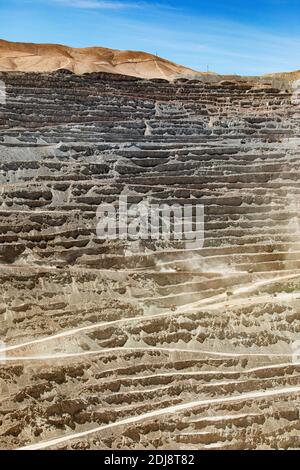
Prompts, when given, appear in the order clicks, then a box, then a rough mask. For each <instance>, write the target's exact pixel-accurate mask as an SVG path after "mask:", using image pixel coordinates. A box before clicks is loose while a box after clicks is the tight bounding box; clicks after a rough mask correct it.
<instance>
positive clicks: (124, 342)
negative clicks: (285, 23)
mask: <svg viewBox="0 0 300 470" xmlns="http://www.w3.org/2000/svg"><path fill="white" fill-rule="evenodd" d="M0 79H1V80H3V81H4V82H5V84H6V91H7V102H6V104H5V105H2V106H0V122H1V125H0V183H1V191H0V280H1V283H0V291H1V300H0V330H1V338H0V339H1V341H2V349H1V350H0V354H1V361H0V365H1V367H0V390H1V406H0V445H1V448H20V447H28V446H33V448H50V449H58V448H71V449H108V448H109V449H110V448H113V449H117V448H122V449H127V448H129V449H186V448H188V449H193V448H194V449H260V448H272V449H274V448H299V447H300V433H299V430H300V421H299V408H300V399H299V392H300V357H299V356H300V351H299V349H300V343H298V342H299V340H300V314H299V307H300V293H299V287H300V276H299V273H300V230H299V204H298V198H299V194H300V186H299V185H300V183H299V181H298V180H299V154H300V147H299V109H298V108H297V106H296V105H295V103H293V100H292V99H291V93H290V92H288V91H282V90H279V89H275V88H273V86H272V84H271V83H270V84H267V83H266V84H261V83H260V84H258V83H256V82H255V81H253V80H252V81H251V80H248V81H247V80H246V79H244V80H239V81H230V80H224V79H219V81H218V80H213V81H209V80H204V79H203V80H183V79H178V80H175V81H174V82H172V83H169V82H167V81H164V80H148V81H147V80H141V79H135V78H130V77H125V76H120V75H109V74H100V73H97V74H87V75H83V76H76V75H73V74H66V73H63V72H57V73H53V74H24V73H2V74H0ZM122 194H129V195H130V197H131V201H132V202H135V203H138V202H140V201H143V200H144V198H145V197H147V198H148V200H150V201H151V202H153V203H156V204H158V203H164V202H166V203H169V204H170V203H179V204H185V203H189V202H190V201H191V199H192V200H193V202H194V203H198V202H199V203H201V204H204V207H205V232H204V233H205V243H204V247H203V248H202V249H194V250H193V249H190V250H185V249H184V246H183V244H182V242H180V241H177V242H175V241H172V242H171V241H170V242H169V243H165V244H164V245H163V244H161V243H158V242H157V241H154V240H151V239H150V240H140V241H136V242H130V241H128V240H114V241H112V240H109V241H103V240H99V239H98V238H97V236H96V226H97V220H96V211H97V207H98V206H99V204H101V203H103V202H106V203H115V202H116V201H117V200H118V198H119V197H120V196H121V195H122ZM297 348H298V349H297Z"/></svg>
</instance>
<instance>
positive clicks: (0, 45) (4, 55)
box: [0, 40, 197, 79]
mask: <svg viewBox="0 0 300 470" xmlns="http://www.w3.org/2000/svg"><path fill="white" fill-rule="evenodd" d="M62 68H63V69H68V70H71V71H72V72H74V73H76V74H83V73H89V72H110V73H120V74H124V75H132V76H135V77H142V78H164V79H172V78H174V77H175V76H177V75H195V74H197V72H195V71H194V70H192V69H189V68H186V67H183V66H181V65H177V64H175V63H173V62H170V61H168V60H165V59H162V58H160V57H157V56H154V55H151V54H147V53H145V52H134V51H119V50H115V49H106V48H103V47H89V48H83V49H75V48H72V47H68V46H62V45H56V44H31V43H15V42H9V41H4V40H0V71H5V72H8V71H19V72H53V71H54V70H58V69H62Z"/></svg>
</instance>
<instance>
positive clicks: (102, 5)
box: [51, 0, 172, 10]
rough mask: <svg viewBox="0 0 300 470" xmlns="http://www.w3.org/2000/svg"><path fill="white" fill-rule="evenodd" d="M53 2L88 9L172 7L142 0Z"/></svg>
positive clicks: (70, 0)
mask: <svg viewBox="0 0 300 470" xmlns="http://www.w3.org/2000/svg"><path fill="white" fill-rule="evenodd" d="M51 1H52V2H54V3H57V4H60V5H63V6H67V7H71V8H82V9H88V10H126V9H132V8H136V9H140V8H147V7H150V6H151V8H159V7H166V8H172V7H170V6H169V5H163V4H160V3H157V4H153V3H151V4H150V3H148V2H144V1H133V2H127V1H118V0H116V1H114V0H111V1H105V0H104V1H102V0H51Z"/></svg>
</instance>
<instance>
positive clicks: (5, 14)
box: [0, 0, 300, 75]
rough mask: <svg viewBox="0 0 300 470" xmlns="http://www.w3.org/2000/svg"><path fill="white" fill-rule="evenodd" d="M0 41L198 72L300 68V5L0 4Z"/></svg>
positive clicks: (115, 0) (296, 0)
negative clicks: (102, 52)
mask: <svg viewBox="0 0 300 470" xmlns="http://www.w3.org/2000/svg"><path fill="white" fill-rule="evenodd" d="M0 38H1V39H7V40H11V41H25V42H44V43H45V42H46V43H60V44H68V45H71V46H74V47H85V46H93V45H99V46H104V47H111V48H116V49H131V50H144V51H147V52H151V53H157V54H158V55H160V56H162V57H165V58H167V59H170V60H173V61H175V62H178V63H181V64H183V65H187V66H189V67H192V68H194V69H197V70H206V69H207V67H209V69H210V70H212V71H215V72H219V73H240V74H250V75H255V74H262V73H267V72H277V71H289V70H298V69H300V0H244V1H243V0H205V1H204V0H185V1H179V0H173V1H171V0H154V1H150V0H144V1H143V0H106V1H100V0H0Z"/></svg>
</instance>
